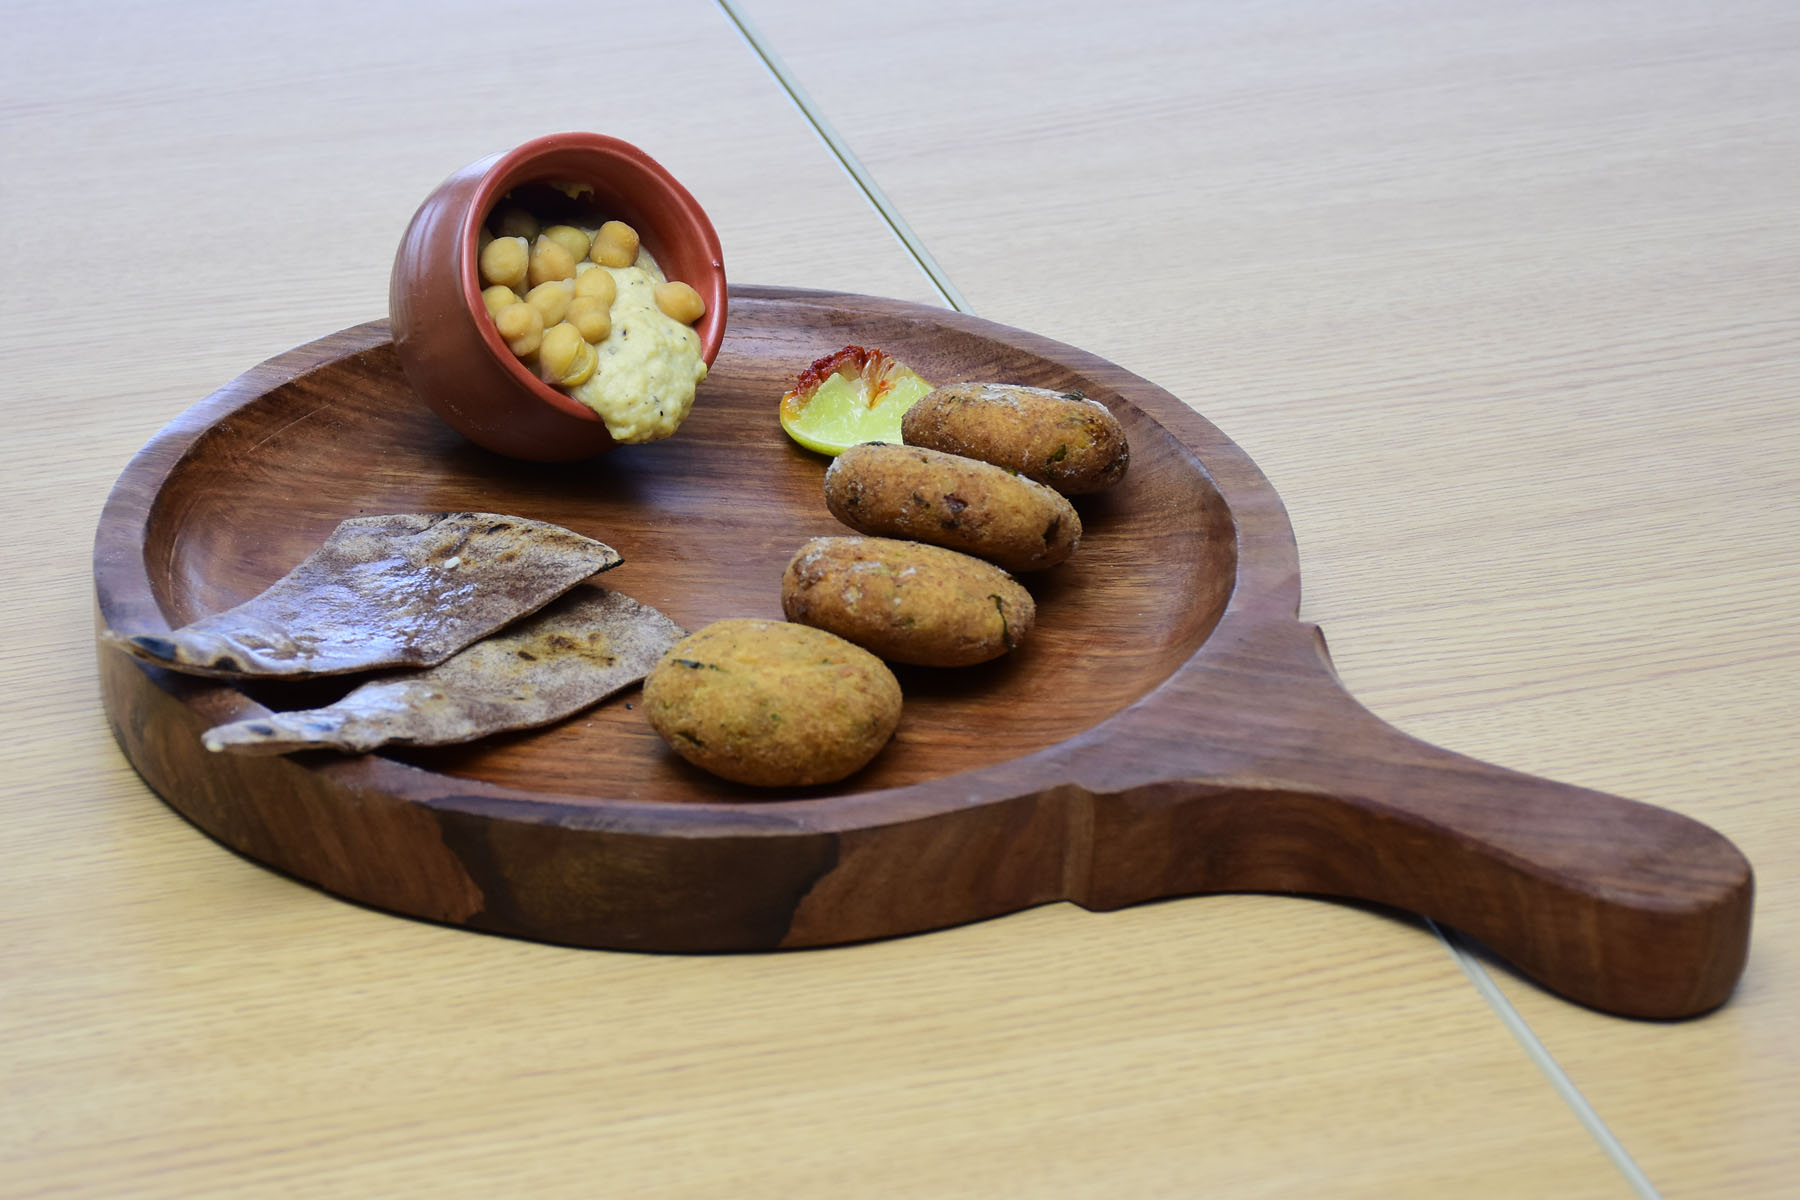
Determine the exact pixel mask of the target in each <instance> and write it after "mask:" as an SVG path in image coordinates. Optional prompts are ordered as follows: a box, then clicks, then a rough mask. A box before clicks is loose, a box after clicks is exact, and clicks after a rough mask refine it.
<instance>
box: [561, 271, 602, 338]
mask: <svg viewBox="0 0 1800 1200" xmlns="http://www.w3.org/2000/svg"><path fill="white" fill-rule="evenodd" d="M604 273H605V272H602V274H604ZM568 321H569V324H571V325H573V326H574V327H575V328H576V329H577V330H579V331H580V333H581V340H582V341H584V342H593V343H595V344H596V345H597V344H599V343H600V342H604V341H605V340H606V339H607V338H609V337H611V336H612V306H611V305H610V304H609V303H608V302H606V301H604V300H602V299H600V297H598V296H577V297H575V300H574V302H573V303H571V304H570V305H569V314H568Z"/></svg>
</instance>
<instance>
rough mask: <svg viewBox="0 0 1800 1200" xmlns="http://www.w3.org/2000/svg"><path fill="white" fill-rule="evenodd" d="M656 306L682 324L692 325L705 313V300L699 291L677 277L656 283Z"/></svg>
mask: <svg viewBox="0 0 1800 1200" xmlns="http://www.w3.org/2000/svg"><path fill="white" fill-rule="evenodd" d="M656 307H658V308H660V309H662V310H663V311H664V312H665V313H667V314H669V316H671V317H673V318H675V319H676V320H677V321H680V322H681V323H682V324H683V325H692V324H693V323H694V322H695V321H698V320H699V319H700V318H701V317H704V316H705V315H706V301H704V300H702V299H700V293H699V292H696V291H695V290H694V289H693V288H691V287H689V286H688V285H687V284H685V283H682V282H681V281H680V280H678V279H671V280H669V282H667V283H659V284H657V285H656Z"/></svg>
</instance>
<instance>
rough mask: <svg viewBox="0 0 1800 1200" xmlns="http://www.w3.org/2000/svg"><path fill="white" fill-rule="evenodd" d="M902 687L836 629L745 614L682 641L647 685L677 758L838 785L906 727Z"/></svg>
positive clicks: (738, 774)
mask: <svg viewBox="0 0 1800 1200" xmlns="http://www.w3.org/2000/svg"><path fill="white" fill-rule="evenodd" d="M900 699H901V698H900V684H899V681H898V680H896V679H895V678H894V674H893V672H892V671H890V670H888V669H887V666H886V665H885V664H884V663H882V661H881V660H880V659H879V658H876V657H875V656H874V655H873V654H870V653H869V652H868V651H867V650H864V649H863V648H862V647H860V646H856V645H852V644H851V643H850V642H847V641H845V640H844V639H843V638H841V637H838V636H837V635H836V634H834V633H828V632H826V631H825V630H823V629H814V628H813V627H812V626H810V625H797V624H793V623H791V622H787V621H765V620H758V619H754V618H748V617H740V618H733V619H731V620H725V621H715V622H713V623H712V624H711V625H708V626H706V627H705V628H703V629H700V630H698V631H697V632H695V633H691V634H689V635H688V636H687V637H685V638H683V639H682V640H681V641H679V642H677V643H676V644H675V645H674V646H673V647H672V648H670V650H669V652H668V653H667V654H665V655H663V657H662V660H661V661H660V662H658V663H657V664H656V666H655V667H654V668H653V669H652V670H651V672H650V674H649V676H648V677H647V678H646V679H645V680H644V712H645V715H646V716H648V718H649V720H650V724H651V727H652V728H654V729H655V730H656V732H657V733H658V734H660V735H662V739H663V740H664V741H665V742H667V743H668V744H669V746H670V748H671V749H673V750H674V751H675V753H677V754H679V755H681V757H683V758H685V759H687V760H688V761H689V762H691V763H693V764H694V765H695V766H697V767H700V768H702V769H703V770H707V771H711V772H712V773H713V774H715V775H719V776H722V777H723V778H726V779H730V780H733V781H734V782H737V783H747V784H752V785H755V786H758V787H802V786H806V785H808V784H815V783H833V782H836V781H837V780H840V779H843V778H844V777H845V776H847V775H850V774H852V773H853V772H855V771H857V770H859V769H860V768H861V767H863V766H864V765H865V764H866V763H867V762H868V761H869V760H870V759H872V758H874V757H875V755H876V753H877V752H878V751H880V749H881V748H882V747H883V746H885V745H886V744H887V741H888V739H889V738H890V737H892V736H893V733H894V729H895V727H896V726H898V725H899V723H900Z"/></svg>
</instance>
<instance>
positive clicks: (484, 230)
mask: <svg viewBox="0 0 1800 1200" xmlns="http://www.w3.org/2000/svg"><path fill="white" fill-rule="evenodd" d="M493 240H494V234H493V231H492V230H490V229H489V228H488V227H487V226H486V225H483V226H482V227H481V228H480V229H477V230H476V231H475V253H476V254H477V255H479V254H480V253H481V252H482V251H483V250H486V249H487V248H488V243H489V242H491V241H493Z"/></svg>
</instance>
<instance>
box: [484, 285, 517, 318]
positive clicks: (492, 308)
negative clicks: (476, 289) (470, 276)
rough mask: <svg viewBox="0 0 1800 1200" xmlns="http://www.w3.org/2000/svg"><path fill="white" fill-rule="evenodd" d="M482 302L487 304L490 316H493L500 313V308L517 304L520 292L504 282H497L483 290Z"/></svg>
mask: <svg viewBox="0 0 1800 1200" xmlns="http://www.w3.org/2000/svg"><path fill="white" fill-rule="evenodd" d="M481 302H482V303H483V304H485V305H487V310H488V316H490V317H492V316H496V315H498V314H499V312H500V310H501V309H503V308H505V307H506V306H507V305H509V304H517V303H518V302H519V293H517V292H515V291H513V290H512V289H511V288H509V287H507V286H505V285H504V284H498V283H496V284H495V285H494V286H493V287H491V288H483V289H482V290H481Z"/></svg>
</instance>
